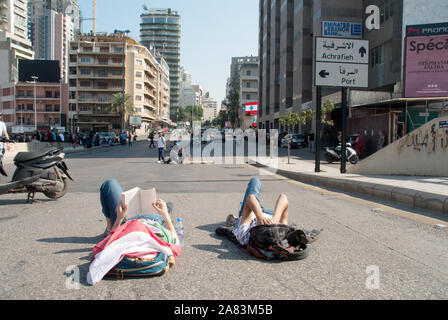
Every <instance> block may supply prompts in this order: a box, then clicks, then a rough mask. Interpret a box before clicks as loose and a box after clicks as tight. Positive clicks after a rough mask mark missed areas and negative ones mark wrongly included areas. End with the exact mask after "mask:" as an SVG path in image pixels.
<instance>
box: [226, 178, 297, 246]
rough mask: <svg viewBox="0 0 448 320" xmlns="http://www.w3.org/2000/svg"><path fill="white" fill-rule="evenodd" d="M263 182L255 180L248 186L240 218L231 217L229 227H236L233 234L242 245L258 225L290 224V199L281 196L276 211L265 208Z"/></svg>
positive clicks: (247, 240) (246, 242) (228, 220)
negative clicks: (261, 197) (262, 199)
mask: <svg viewBox="0 0 448 320" xmlns="http://www.w3.org/2000/svg"><path fill="white" fill-rule="evenodd" d="M260 193H261V181H260V179H258V178H253V179H252V180H251V181H250V182H249V185H248V186H247V189H246V193H245V196H244V201H243V204H242V207H241V210H240V212H239V217H238V218H235V217H234V216H233V215H229V216H228V217H227V220H226V224H227V226H229V227H230V226H233V225H234V226H235V229H234V230H233V234H234V235H235V237H236V239H237V240H238V242H239V243H241V245H243V246H246V245H247V244H248V242H249V237H250V230H251V229H252V228H253V227H255V226H258V225H269V224H285V225H287V224H288V209H289V201H288V198H287V197H286V196H285V195H284V194H281V195H280V196H279V197H278V199H277V203H276V205H275V209H274V211H271V210H267V209H265V208H263V206H262V205H261V203H260Z"/></svg>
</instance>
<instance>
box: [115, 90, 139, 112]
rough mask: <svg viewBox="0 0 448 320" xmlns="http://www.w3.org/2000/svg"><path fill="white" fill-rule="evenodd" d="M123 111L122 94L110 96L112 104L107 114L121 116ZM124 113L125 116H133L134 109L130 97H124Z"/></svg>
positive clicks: (126, 95)
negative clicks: (113, 113) (111, 113)
mask: <svg viewBox="0 0 448 320" xmlns="http://www.w3.org/2000/svg"><path fill="white" fill-rule="evenodd" d="M122 111H123V93H117V94H114V95H113V96H112V104H111V106H110V108H109V112H115V113H119V114H120V115H121V113H122ZM124 112H125V114H131V115H132V114H135V113H136V109H135V106H134V104H133V102H132V96H130V95H128V94H125V95H124Z"/></svg>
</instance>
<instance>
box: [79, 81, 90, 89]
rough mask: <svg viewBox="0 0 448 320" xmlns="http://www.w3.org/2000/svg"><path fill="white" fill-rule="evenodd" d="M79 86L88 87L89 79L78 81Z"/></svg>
mask: <svg viewBox="0 0 448 320" xmlns="http://www.w3.org/2000/svg"><path fill="white" fill-rule="evenodd" d="M80 86H81V87H84V88H85V87H90V81H81V82H80Z"/></svg>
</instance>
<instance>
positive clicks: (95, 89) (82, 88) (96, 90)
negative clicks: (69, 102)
mask: <svg viewBox="0 0 448 320" xmlns="http://www.w3.org/2000/svg"><path fill="white" fill-rule="evenodd" d="M77 89H78V90H77V91H94V92H101V91H106V92H115V93H120V92H121V91H122V90H123V89H122V88H120V87H78V88H77Z"/></svg>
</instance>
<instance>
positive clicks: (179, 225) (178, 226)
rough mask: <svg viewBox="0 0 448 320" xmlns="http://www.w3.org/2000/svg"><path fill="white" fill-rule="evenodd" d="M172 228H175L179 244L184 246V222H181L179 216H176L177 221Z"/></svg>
mask: <svg viewBox="0 0 448 320" xmlns="http://www.w3.org/2000/svg"><path fill="white" fill-rule="evenodd" d="M174 228H175V229H176V232H177V236H178V238H179V242H180V245H181V246H184V224H183V223H182V219H181V218H177V222H176V225H175V226H174Z"/></svg>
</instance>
